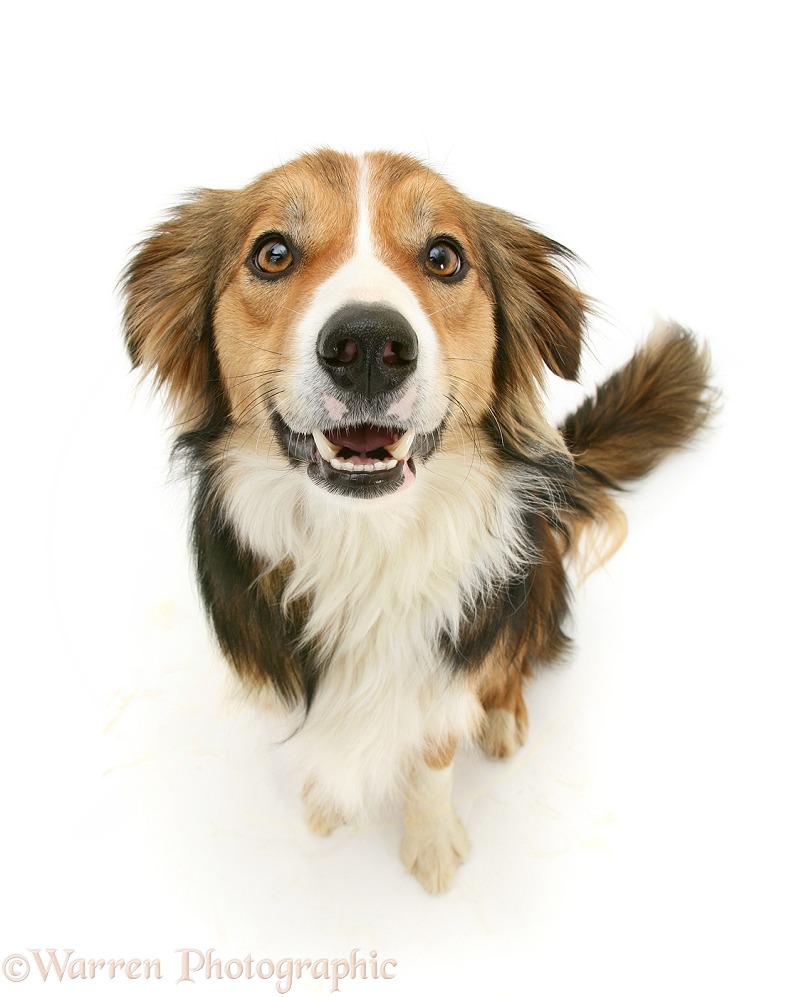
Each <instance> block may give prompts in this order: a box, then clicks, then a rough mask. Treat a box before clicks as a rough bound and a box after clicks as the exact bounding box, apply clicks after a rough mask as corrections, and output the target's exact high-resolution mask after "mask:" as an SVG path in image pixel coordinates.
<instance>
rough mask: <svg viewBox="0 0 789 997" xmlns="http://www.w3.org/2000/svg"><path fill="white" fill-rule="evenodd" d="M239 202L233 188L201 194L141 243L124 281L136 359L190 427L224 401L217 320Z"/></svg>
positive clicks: (128, 339)
mask: <svg viewBox="0 0 789 997" xmlns="http://www.w3.org/2000/svg"><path fill="white" fill-rule="evenodd" d="M232 204H233V192H232V191H220V190H201V191H197V192H195V194H194V195H193V196H192V198H191V200H189V201H187V202H186V203H185V204H182V205H181V206H180V207H178V208H176V209H175V210H174V211H173V212H172V214H171V216H170V217H169V218H168V219H167V220H166V221H164V222H162V223H161V224H160V225H159V226H157V228H156V229H154V231H153V232H152V234H151V235H150V236H149V238H147V239H146V240H145V241H144V242H142V243H141V244H140V245H139V246H138V248H137V251H136V253H135V255H134V257H133V258H132V260H131V262H130V263H129V265H128V266H127V267H126V270H125V271H124V274H123V278H122V280H123V287H124V291H125V294H126V308H125V311H124V332H125V336H126V345H127V347H128V350H129V354H130V356H131V359H132V363H133V365H134V366H135V367H141V368H142V370H143V372H144V373H145V374H148V373H151V374H153V376H154V378H155V380H156V383H157V385H158V386H160V387H163V388H164V389H165V391H166V392H167V395H168V400H169V401H170V403H171V405H172V406H173V408H174V410H175V412H176V417H177V420H178V423H179V428H180V429H182V430H183V429H193V428H197V427H198V426H201V425H206V424H207V423H208V422H210V421H211V419H212V417H214V416H215V415H216V414H217V411H218V409H219V407H220V406H221V405H222V389H221V385H220V383H219V381H218V379H217V372H216V369H215V367H216V365H215V360H214V349H213V331H212V317H213V309H214V302H215V298H216V292H217V287H218V285H219V284H220V283H221V282H222V281H223V279H225V275H224V273H223V270H224V269H225V268H226V266H227V264H226V262H225V261H226V259H227V255H228V253H227V247H228V243H229V240H230V238H231V235H232Z"/></svg>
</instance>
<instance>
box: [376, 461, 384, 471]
mask: <svg viewBox="0 0 789 997" xmlns="http://www.w3.org/2000/svg"><path fill="white" fill-rule="evenodd" d="M385 467H386V464H384V462H383V461H382V460H377V461H376V462H375V463H374V464H373V470H374V471H383V469H384V468H385Z"/></svg>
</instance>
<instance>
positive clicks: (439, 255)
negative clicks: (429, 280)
mask: <svg viewBox="0 0 789 997" xmlns="http://www.w3.org/2000/svg"><path fill="white" fill-rule="evenodd" d="M425 269H426V270H427V272H428V273H430V274H432V275H433V276H434V277H442V278H443V279H444V280H451V279H452V278H453V277H460V276H461V275H462V274H463V273H464V272H465V265H464V261H463V257H462V256H461V255H460V250H459V249H458V248H457V247H456V246H454V245H453V244H452V243H451V242H447V240H446V239H436V241H435V242H433V243H431V244H430V245H429V246H428V247H427V253H426V254H425Z"/></svg>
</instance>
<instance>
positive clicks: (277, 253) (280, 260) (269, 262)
mask: <svg viewBox="0 0 789 997" xmlns="http://www.w3.org/2000/svg"><path fill="white" fill-rule="evenodd" d="M250 262H251V264H252V267H253V269H254V270H255V272H256V273H258V274H260V275H261V276H262V277H278V276H279V275H280V274H283V273H285V272H286V271H287V270H290V268H291V267H292V266H293V263H294V257H293V250H292V249H291V248H290V246H289V245H288V244H287V242H286V241H285V239H284V238H283V237H282V236H281V235H272V236H269V237H267V238H265V239H264V240H263V242H261V243H259V244H258V245H257V246H256V247H255V249H254V251H253V252H252V256H251V258H250Z"/></svg>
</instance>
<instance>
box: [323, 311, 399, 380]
mask: <svg viewBox="0 0 789 997" xmlns="http://www.w3.org/2000/svg"><path fill="white" fill-rule="evenodd" d="M316 349H317V354H318V362H319V364H320V365H321V367H322V368H323V369H324V370H325V371H326V372H327V373H328V375H329V377H330V378H331V379H332V381H333V382H334V383H335V384H336V385H337V387H338V388H341V389H343V390H344V391H348V392H352V393H354V394H356V395H361V396H362V397H364V398H368V399H372V398H374V397H375V396H376V395H381V394H383V393H385V392H387V391H396V390H397V389H398V388H400V387H401V385H402V384H403V382H404V381H405V380H406V378H407V377H408V376H409V375H410V374H412V373H413V372H414V371H415V370H416V363H417V356H418V354H419V346H418V343H417V338H416V333H415V332H414V330H413V329H412V328H411V326H410V325H409V324H408V322H407V321H406V320H405V319H404V318H403V316H402V315H401V314H400V313H399V312H396V311H395V310H394V309H392V308H387V307H386V306H384V305H362V304H351V305H346V306H345V307H344V308H341V309H340V310H339V311H337V312H335V313H334V315H332V317H331V318H330V319H329V320H328V322H327V323H326V324H325V325H324V327H323V328H322V329H321V331H320V333H319V335H318V340H317V343H316Z"/></svg>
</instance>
